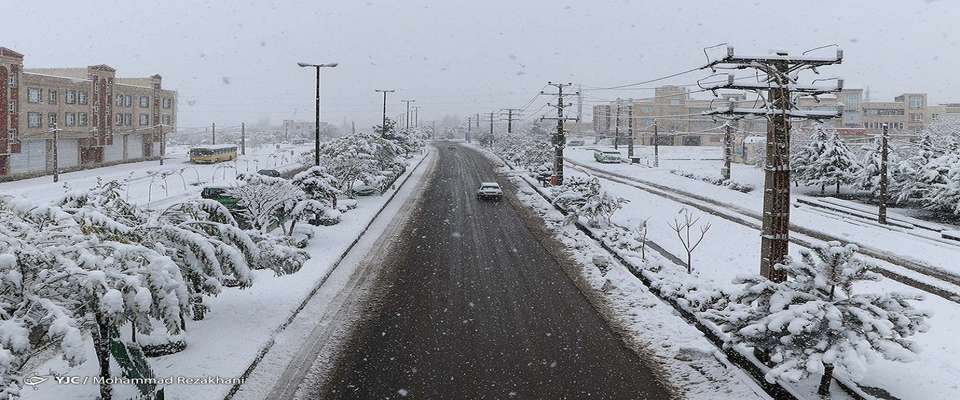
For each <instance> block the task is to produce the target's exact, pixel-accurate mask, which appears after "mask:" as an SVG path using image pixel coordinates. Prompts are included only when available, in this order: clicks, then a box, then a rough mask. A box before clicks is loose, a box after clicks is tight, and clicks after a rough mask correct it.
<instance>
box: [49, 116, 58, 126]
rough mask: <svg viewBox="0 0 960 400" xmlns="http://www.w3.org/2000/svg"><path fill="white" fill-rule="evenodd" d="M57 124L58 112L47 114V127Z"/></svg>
mask: <svg viewBox="0 0 960 400" xmlns="http://www.w3.org/2000/svg"><path fill="white" fill-rule="evenodd" d="M56 126H57V113H49V114H47V127H48V128H54V127H56Z"/></svg>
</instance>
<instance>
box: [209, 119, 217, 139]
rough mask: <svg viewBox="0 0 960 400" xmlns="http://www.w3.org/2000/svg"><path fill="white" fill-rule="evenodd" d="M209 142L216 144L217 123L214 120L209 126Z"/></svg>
mask: <svg viewBox="0 0 960 400" xmlns="http://www.w3.org/2000/svg"><path fill="white" fill-rule="evenodd" d="M210 134H211V135H212V136H211V137H210V144H217V123H216V122H214V123H212V124H211V126H210Z"/></svg>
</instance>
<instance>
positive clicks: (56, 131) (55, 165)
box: [50, 123, 60, 182]
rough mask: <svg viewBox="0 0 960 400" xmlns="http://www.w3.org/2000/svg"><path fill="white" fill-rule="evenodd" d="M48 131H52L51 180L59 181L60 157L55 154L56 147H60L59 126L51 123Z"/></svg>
mask: <svg viewBox="0 0 960 400" xmlns="http://www.w3.org/2000/svg"><path fill="white" fill-rule="evenodd" d="M50 132H51V133H53V181H54V182H59V181H60V157H59V155H58V154H57V149H58V148H59V147H60V146H59V145H58V144H59V143H60V128H59V127H57V124H56V123H54V124H53V128H50Z"/></svg>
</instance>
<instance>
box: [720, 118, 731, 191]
mask: <svg viewBox="0 0 960 400" xmlns="http://www.w3.org/2000/svg"><path fill="white" fill-rule="evenodd" d="M732 161H733V127H732V126H730V123H729V122H728V123H727V124H726V125H725V126H724V131H723V167H722V168H720V176H721V177H722V178H723V179H725V180H726V179H730V163H731V162H732Z"/></svg>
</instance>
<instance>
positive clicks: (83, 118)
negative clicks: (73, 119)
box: [77, 112, 87, 126]
mask: <svg viewBox="0 0 960 400" xmlns="http://www.w3.org/2000/svg"><path fill="white" fill-rule="evenodd" d="M77 125H79V126H87V113H85V112H81V113H77Z"/></svg>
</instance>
